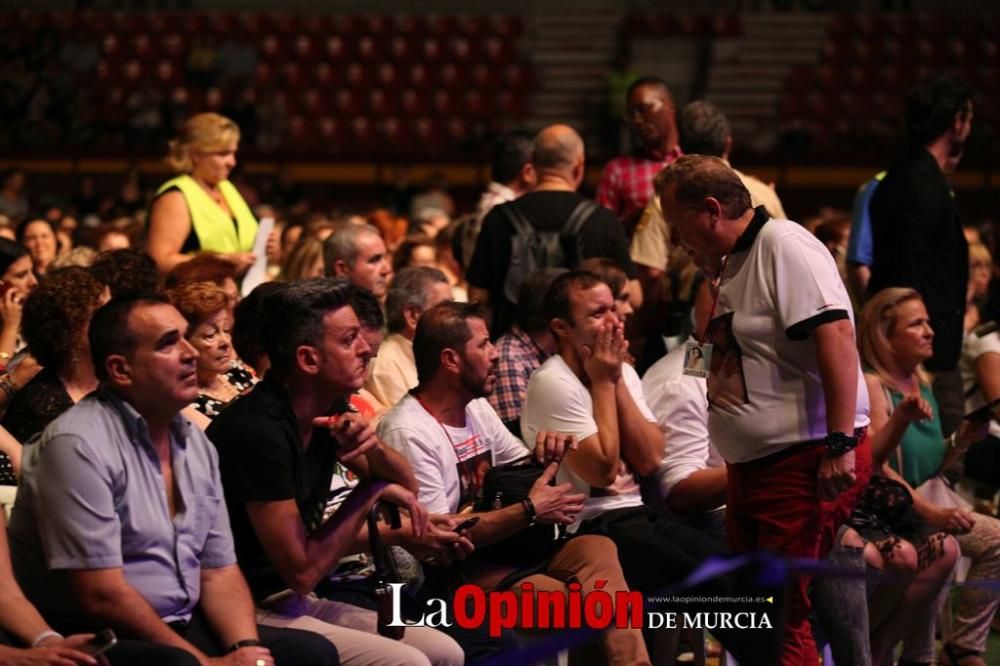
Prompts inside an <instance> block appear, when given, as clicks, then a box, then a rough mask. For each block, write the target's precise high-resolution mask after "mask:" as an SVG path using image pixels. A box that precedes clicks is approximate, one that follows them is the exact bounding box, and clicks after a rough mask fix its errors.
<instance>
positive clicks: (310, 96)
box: [300, 88, 330, 118]
mask: <svg viewBox="0 0 1000 666" xmlns="http://www.w3.org/2000/svg"><path fill="white" fill-rule="evenodd" d="M300 108H301V110H302V113H304V114H306V115H307V116H310V117H312V118H316V117H318V116H322V115H326V114H328V113H330V101H329V95H327V94H326V93H325V92H323V91H321V90H319V89H318V88H306V89H305V90H303V91H302V105H301V107H300Z"/></svg>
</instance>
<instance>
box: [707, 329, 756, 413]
mask: <svg viewBox="0 0 1000 666" xmlns="http://www.w3.org/2000/svg"><path fill="white" fill-rule="evenodd" d="M735 314H736V313H735V312H728V313H726V314H724V315H721V316H719V317H716V318H715V319H713V320H712V321H711V322H710V323H709V324H708V334H707V335H706V338H707V339H708V340H709V341H711V343H712V360H711V367H710V369H709V372H708V404H709V407H726V406H735V405H745V404H747V403H748V402H750V401H749V400H748V398H747V382H746V377H744V376H743V351H742V350H741V349H740V345H739V343H738V342H737V341H736V336H735V335H733V317H734V315H735Z"/></svg>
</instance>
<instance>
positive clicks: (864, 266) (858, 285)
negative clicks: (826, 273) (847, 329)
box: [847, 171, 886, 307]
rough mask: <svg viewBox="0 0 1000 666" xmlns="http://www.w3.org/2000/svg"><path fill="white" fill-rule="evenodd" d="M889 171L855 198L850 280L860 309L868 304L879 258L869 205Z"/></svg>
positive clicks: (871, 181) (848, 262) (864, 186)
mask: <svg viewBox="0 0 1000 666" xmlns="http://www.w3.org/2000/svg"><path fill="white" fill-rule="evenodd" d="M885 174H886V172H885V171H880V172H878V173H877V174H875V176H874V177H873V178H872V179H871V180H869V181H868V182H866V183H865V184H864V185H862V186H861V187H859V188H858V193H857V194H856V195H854V207H853V208H852V210H851V235H850V239H849V240H848V242H847V277H848V283H849V284H848V285H847V286H848V287H849V288H850V289H851V296H852V297H853V298H854V302H855V303H856V304H858V307H860V306H861V304H863V303H864V302H865V292H867V291H868V280H869V279H870V278H871V275H872V261H874V258H875V246H874V242H873V241H872V219H871V216H870V215H869V214H868V203H869V202H870V201H871V200H872V196H873V195H874V194H875V188H877V187H878V184H879V183H881V182H882V179H883V178H885Z"/></svg>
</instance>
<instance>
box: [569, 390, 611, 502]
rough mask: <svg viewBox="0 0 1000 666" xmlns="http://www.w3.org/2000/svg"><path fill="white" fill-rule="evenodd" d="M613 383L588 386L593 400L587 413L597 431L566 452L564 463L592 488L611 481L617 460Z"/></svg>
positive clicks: (604, 486) (600, 486) (606, 485)
mask: <svg viewBox="0 0 1000 666" xmlns="http://www.w3.org/2000/svg"><path fill="white" fill-rule="evenodd" d="M616 393H617V389H616V386H615V384H611V383H608V382H596V383H591V385H590V396H591V398H592V399H593V401H594V413H593V415H592V416H591V418H592V419H593V422H594V423H595V424H596V426H597V432H596V433H594V434H593V435H590V436H589V437H585V438H583V439H581V440H580V444H579V446H577V449H576V451H570V452H569V453H567V454H566V464H567V465H569V468H570V469H571V470H573V472H574V473H576V475H577V476H579V477H580V478H581V479H583V480H584V481H586V482H587V483H588V484H589V485H591V486H594V487H595V488H606V487H608V486H610V485H611V484H613V483H614V482H615V478H617V476H618V470H619V466H620V463H621V448H620V447H621V443H620V440H619V419H618V405H617V396H616Z"/></svg>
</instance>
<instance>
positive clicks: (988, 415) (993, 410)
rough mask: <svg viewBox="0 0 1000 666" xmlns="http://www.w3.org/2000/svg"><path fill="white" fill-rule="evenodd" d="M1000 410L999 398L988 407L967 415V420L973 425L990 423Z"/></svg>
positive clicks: (985, 406)
mask: <svg viewBox="0 0 1000 666" xmlns="http://www.w3.org/2000/svg"><path fill="white" fill-rule="evenodd" d="M997 410H1000V398H997V399H996V400H994V401H993V402H991V403H990V404H988V405H983V406H982V407H980V408H979V409H977V410H975V411H973V412H970V413H968V414H966V415H965V420H966V421H970V422H972V423H989V421H990V419H992V418H994V415H996V414H997Z"/></svg>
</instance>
